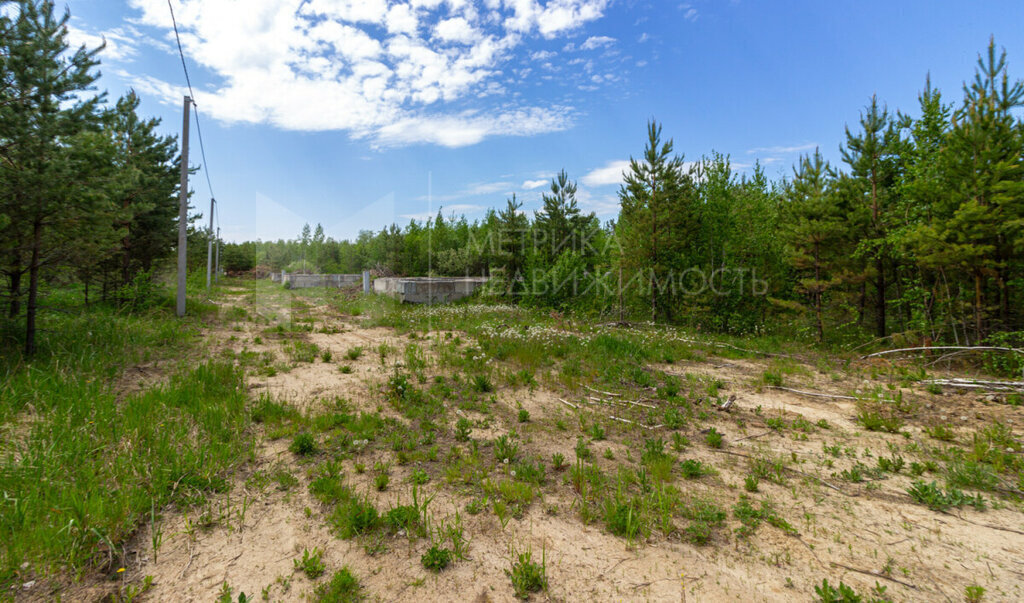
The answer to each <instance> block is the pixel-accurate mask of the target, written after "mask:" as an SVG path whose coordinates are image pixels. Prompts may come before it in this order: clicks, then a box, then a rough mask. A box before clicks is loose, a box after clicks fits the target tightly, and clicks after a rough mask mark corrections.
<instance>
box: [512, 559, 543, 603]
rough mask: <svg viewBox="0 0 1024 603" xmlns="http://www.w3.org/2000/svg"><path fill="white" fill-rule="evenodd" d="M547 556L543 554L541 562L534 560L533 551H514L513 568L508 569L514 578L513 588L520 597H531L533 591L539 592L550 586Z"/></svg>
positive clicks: (524, 598)
mask: <svg viewBox="0 0 1024 603" xmlns="http://www.w3.org/2000/svg"><path fill="white" fill-rule="evenodd" d="M547 569H548V568H547V556H546V555H544V554H541V560H540V562H539V563H538V562H536V561H534V560H533V552H532V551H526V552H523V553H516V552H515V550H513V551H512V568H511V569H509V570H506V571H505V573H506V574H508V576H509V578H511V579H512V590H513V591H514V592H515V595H516V596H517V597H519V598H520V599H523V600H526V599H529V598H530V594H531V593H537V592H540V591H542V590H547V588H548V576H547Z"/></svg>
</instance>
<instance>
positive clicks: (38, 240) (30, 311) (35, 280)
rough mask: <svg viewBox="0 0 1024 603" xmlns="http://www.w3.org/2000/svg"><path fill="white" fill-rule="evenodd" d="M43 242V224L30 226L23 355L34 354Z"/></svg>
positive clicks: (38, 223) (38, 222) (36, 222)
mask: <svg viewBox="0 0 1024 603" xmlns="http://www.w3.org/2000/svg"><path fill="white" fill-rule="evenodd" d="M42 241H43V224H42V222H41V221H40V220H38V219H37V220H36V221H35V222H34V223H33V224H32V259H31V260H30V262H29V265H28V307H27V312H26V318H25V355H26V356H33V355H34V354H35V353H36V301H37V300H38V297H39V248H40V247H41V246H42Z"/></svg>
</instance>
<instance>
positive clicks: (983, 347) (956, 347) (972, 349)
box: [860, 345, 1024, 360]
mask: <svg viewBox="0 0 1024 603" xmlns="http://www.w3.org/2000/svg"><path fill="white" fill-rule="evenodd" d="M931 350H961V351H969V352H975V351H982V352H984V351H999V352H1016V353H1018V354H1024V350H1021V349H1018V348H1004V347H999V346H988V345H976V346H964V345H931V346H924V347H918V348H899V349H895V350H883V351H881V352H875V353H873V354H867V355H865V356H861V357H860V359H861V360H864V359H865V358H875V357H877V356H885V355H887V354H898V353H900V352H927V351H931Z"/></svg>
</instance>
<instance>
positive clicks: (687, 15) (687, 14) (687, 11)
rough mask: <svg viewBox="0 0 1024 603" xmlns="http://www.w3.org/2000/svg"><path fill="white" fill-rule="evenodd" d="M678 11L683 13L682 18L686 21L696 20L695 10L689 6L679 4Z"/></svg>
mask: <svg viewBox="0 0 1024 603" xmlns="http://www.w3.org/2000/svg"><path fill="white" fill-rule="evenodd" d="M679 10H681V11H683V18H684V19H686V20H687V21H696V20H697V9H696V8H694V7H693V6H691V5H689V4H680V5H679Z"/></svg>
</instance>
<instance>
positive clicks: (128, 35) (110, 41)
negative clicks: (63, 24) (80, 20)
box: [67, 23, 138, 61]
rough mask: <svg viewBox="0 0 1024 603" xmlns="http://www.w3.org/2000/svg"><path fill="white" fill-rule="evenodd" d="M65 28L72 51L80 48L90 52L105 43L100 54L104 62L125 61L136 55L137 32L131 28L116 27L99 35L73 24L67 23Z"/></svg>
mask: <svg viewBox="0 0 1024 603" xmlns="http://www.w3.org/2000/svg"><path fill="white" fill-rule="evenodd" d="M67 27H68V37H67V42H68V46H69V47H70V48H71V49H73V50H77V49H78V48H80V47H82V46H85V47H86V48H87V49H88V50H92V49H94V48H97V47H99V45H100V44H102V43H103V42H104V41H106V43H107V45H106V47H105V48H104V49H103V50H102V51H101V52H100V55H101V57H102V58H103V59H104V60H108V61H127V60H130V59H131V58H132V57H134V56H135V55H136V54H138V48H137V45H136V39H137V36H138V32H135V31H133V30H132V29H131V28H123V27H117V28H114V29H110V30H107V31H103V32H100V33H91V32H88V31H86V30H84V29H81V28H79V27H78V26H77V25H76V24H75V23H68V26H67Z"/></svg>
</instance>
